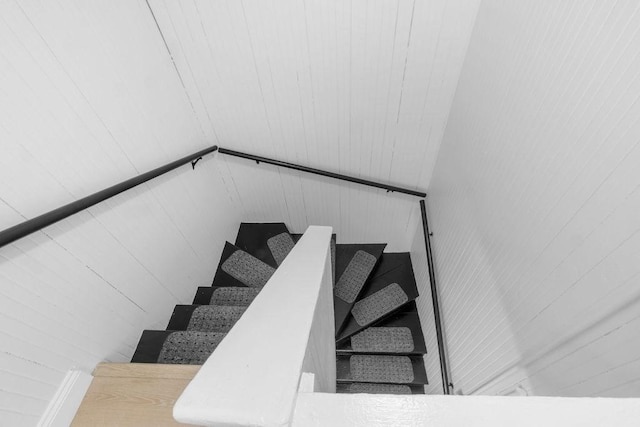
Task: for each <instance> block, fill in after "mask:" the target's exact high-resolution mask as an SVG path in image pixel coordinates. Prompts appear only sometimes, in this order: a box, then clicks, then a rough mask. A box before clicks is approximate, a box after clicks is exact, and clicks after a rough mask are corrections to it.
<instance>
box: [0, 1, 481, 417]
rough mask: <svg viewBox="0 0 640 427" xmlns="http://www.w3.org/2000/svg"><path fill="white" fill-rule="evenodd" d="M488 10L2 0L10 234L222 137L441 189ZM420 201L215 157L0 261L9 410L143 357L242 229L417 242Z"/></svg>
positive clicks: (2, 130) (28, 242)
mask: <svg viewBox="0 0 640 427" xmlns="http://www.w3.org/2000/svg"><path fill="white" fill-rule="evenodd" d="M478 3H479V0H456V1H453V2H452V1H445V0H397V1H382V0H376V1H366V2H365V1H359V0H357V1H352V2H343V1H330V2H326V1H311V2H309V1H307V2H297V1H283V2H280V1H278V2H275V1H274V2H262V1H260V2H237V1H223V2H209V1H189V2H186V1H180V2H163V1H157V0H150V1H149V3H147V2H146V1H144V0H135V1H124V0H115V1H108V2H107V1H91V2H82V1H77V0H63V1H58V2H39V1H34V0H24V1H14V0H7V1H3V2H0V147H1V155H0V228H2V229H4V228H6V227H10V226H12V225H15V224H17V223H19V222H21V221H23V220H25V219H28V218H33V217H35V216H37V215H39V214H42V213H44V212H47V211H48V210H51V209H54V208H57V207H59V206H61V205H64V204H66V203H69V202H71V201H73V200H77V199H79V198H81V197H84V196H86V195H88V194H91V193H93V192H95V191H98V190H101V189H103V188H105V187H107V186H110V185H113V184H115V183H117V182H120V181H122V180H125V179H127V178H130V177H132V176H135V175H137V174H139V173H143V172H145V171H147V170H150V169H152V168H155V167H157V166H160V165H162V164H165V163H167V162H169V161H172V160H174V159H176V158H179V157H182V156H184V155H186V154H188V153H190V152H194V151H196V150H199V149H202V148H204V147H207V146H209V145H212V144H219V145H222V146H226V147H228V148H232V149H237V150H245V151H248V152H252V153H256V154H259V155H265V156H272V157H276V158H279V159H283V160H286V161H292V162H299V163H302V164H306V165H309V166H314V167H320V168H326V169H329V170H332V171H337V172H341V173H345V174H352V175H355V176H359V177H362V178H368V179H374V180H382V181H390V182H392V183H395V184H399V185H404V186H408V187H410V188H416V189H424V188H426V187H427V185H428V182H429V179H430V176H431V172H432V169H433V164H434V162H435V158H436V154H437V152H438V148H439V144H440V140H441V138H442V134H443V132H444V127H445V124H446V120H447V116H448V112H449V107H450V105H451V102H452V99H453V95H454V91H455V87H456V84H457V80H458V75H459V72H460V69H461V66H462V61H463V57H464V52H465V50H466V46H467V44H468V40H469V36H470V34H471V30H472V26H473V21H474V19H475V13H476V11H477V6H478ZM152 12H153V13H152ZM163 37H164V38H163ZM169 50H170V52H169ZM425 165H426V166H425ZM423 166H424V167H423ZM416 206H417V202H416V199H414V198H412V197H408V196H402V195H398V194H387V193H386V192H385V191H382V190H376V189H369V188H366V187H361V186H357V185H355V184H347V183H338V182H336V181H332V180H329V179H326V178H321V177H314V176H305V175H302V174H300V173H298V172H293V171H289V170H279V169H277V168H274V167H271V166H266V165H259V166H258V165H255V164H254V163H252V162H248V161H244V160H239V159H233V158H230V157H223V156H219V155H215V156H209V157H207V158H205V159H204V160H203V161H201V162H200V163H198V166H197V167H196V170H195V171H192V170H191V169H190V168H189V167H188V166H186V167H183V168H181V169H179V170H176V171H174V172H172V173H170V174H168V175H166V176H164V177H162V178H159V179H156V180H154V181H152V182H150V183H148V184H145V185H143V186H141V187H139V188H136V189H134V190H130V191H129V192H127V193H126V194H123V195H121V196H118V197H116V198H114V199H112V200H110V201H108V202H105V203H103V204H101V205H99V206H96V207H94V208H92V209H89V210H88V211H86V212H83V213H80V214H78V215H75V216H74V217H72V218H69V219H68V220H66V221H63V222H61V223H59V224H56V225H54V226H52V227H49V228H47V229H46V230H45V231H44V232H40V233H36V234H34V235H32V236H30V237H27V238H25V239H22V240H20V241H19V242H16V243H15V244H13V245H10V246H8V247H5V248H2V249H0V284H1V285H2V286H1V287H0V294H1V296H2V298H1V301H0V319H1V320H2V324H3V327H2V328H0V350H1V352H0V360H1V364H0V384H2V387H0V417H1V419H2V420H3V422H6V423H8V424H11V425H23V424H24V425H31V424H33V423H34V422H35V421H36V420H37V418H38V417H39V416H40V414H41V412H42V410H43V409H44V408H45V406H46V404H47V401H48V400H49V399H50V398H51V396H52V394H53V392H54V390H55V388H56V386H57V385H58V383H59V381H60V380H61V379H62V378H63V376H64V373H65V371H66V370H67V369H69V368H73V367H79V368H82V369H87V370H90V369H91V368H92V367H93V366H95V364H96V363H98V362H100V361H116V362H117V361H124V360H127V359H128V358H129V356H130V355H131V353H132V352H133V347H134V346H135V344H136V341H137V339H138V337H139V334H140V332H141V330H142V329H143V328H153V327H156V328H162V327H164V326H166V321H167V319H168V316H169V314H170V313H171V307H172V306H173V304H175V303H185V302H188V301H189V300H190V299H191V297H192V293H193V289H194V287H195V286H197V285H203V284H207V283H208V282H209V280H210V278H211V276H212V274H213V269H214V268H215V262H216V261H217V258H218V256H219V252H220V250H221V248H222V245H223V243H224V240H225V239H228V240H233V239H234V236H235V233H236V230H237V225H238V224H239V222H240V221H242V220H245V221H285V222H286V223H287V224H288V225H289V227H290V228H291V230H292V231H298V232H300V231H303V230H305V229H306V227H307V226H308V225H312V224H317V225H330V226H332V227H334V230H335V231H336V232H337V233H338V240H339V241H340V242H372V241H379V242H387V243H388V244H389V245H388V246H387V250H390V251H406V250H408V249H409V248H410V247H411V244H412V239H413V230H415V227H416V226H417V224H418V220H419V216H416V211H415V207H416Z"/></svg>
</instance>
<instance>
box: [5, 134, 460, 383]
mask: <svg viewBox="0 0 640 427" xmlns="http://www.w3.org/2000/svg"><path fill="white" fill-rule="evenodd" d="M215 151H218V152H220V153H222V154H226V155H230V156H235V157H242V158H245V159H249V160H254V161H256V162H258V163H260V162H264V163H269V164H272V165H275V166H280V167H285V168H289V169H294V170H298V171H301V172H307V173H312V174H315V175H321V176H326V177H329V178H333V179H339V180H342V181H349V182H354V183H357V184H362V185H367V186H370V187H376V188H381V189H383V190H387V191H391V192H398V193H404V194H409V195H411V196H417V197H421V198H424V197H426V196H427V195H426V193H425V192H422V191H416V190H411V189H408V188H403V187H398V186H395V185H390V184H383V183H380V182H375V181H369V180H366V179H361V178H356V177H352V176H348V175H342V174H339V173H334V172H328V171H324V170H321V169H315V168H311V167H307V166H301V165H296V164H294V163H288V162H283V161H280V160H275V159H270V158H267V157H261V156H255V155H253V154H247V153H242V152H239V151H234V150H228V149H226V148H222V147H218V146H216V145H212V146H211V147H209V148H205V149H204V150H200V151H198V152H195V153H193V154H191V155H188V156H185V157H183V158H181V159H179V160H176V161H174V162H171V163H168V164H166V165H164V166H161V167H159V168H156V169H153V170H151V171H149V172H146V173H143V174H141V175H138V176H136V177H134V178H131V179H128V180H126V181H123V182H121V183H119V184H116V185H114V186H111V187H109V188H106V189H104V190H102V191H98V192H97V193H94V194H92V195H90V196H87V197H84V198H82V199H80V200H76V201H75V202H71V203H69V204H67V205H65V206H62V207H60V208H57V209H54V210H52V211H50V212H47V213H45V214H43V215H40V216H38V217H36V218H32V219H30V220H27V221H24V222H22V223H20V224H18V225H15V226H13V227H10V228H8V229H6V230H4V231H1V232H0V247H2V246H5V245H8V244H9V243H12V242H14V241H16V240H18V239H20V238H22V237H25V236H28V235H29V234H32V233H35V232H36V231H38V230H41V229H43V228H45V227H47V226H49V225H52V224H54V223H56V222H58V221H61V220H63V219H65V218H67V217H69V216H71V215H74V214H76V213H78V212H80V211H82V210H84V209H87V208H90V207H91V206H94V205H96V204H98V203H100V202H102V201H104V200H107V199H109V198H111V197H113V196H116V195H118V194H120V193H122V192H124V191H127V190H129V189H131V188H133V187H135V186H137V185H140V184H143V183H145V182H147V181H149V180H151V179H153V178H156V177H158V176H160V175H162V174H165V173H167V172H170V171H172V170H173V169H176V168H178V167H180V166H182V165H184V164H187V163H191V165H192V166H193V167H195V164H196V163H197V162H198V160H200V159H201V158H202V156H204V155H206V154H209V153H213V152H215ZM420 210H421V211H422V226H423V230H424V240H425V245H426V251H427V264H428V268H429V281H430V285H431V298H432V301H433V312H434V320H435V324H436V325H435V326H436V335H437V339H438V353H439V356H440V368H441V374H442V386H443V389H444V393H445V394H451V389H452V388H453V384H452V383H451V381H450V378H451V376H450V374H449V369H448V366H447V358H446V351H445V347H444V336H443V332H442V323H441V315H440V305H439V302H438V289H437V284H436V280H435V270H434V265H433V254H432V252H431V241H430V238H429V237H430V232H429V224H428V222H427V211H426V206H425V202H424V200H420Z"/></svg>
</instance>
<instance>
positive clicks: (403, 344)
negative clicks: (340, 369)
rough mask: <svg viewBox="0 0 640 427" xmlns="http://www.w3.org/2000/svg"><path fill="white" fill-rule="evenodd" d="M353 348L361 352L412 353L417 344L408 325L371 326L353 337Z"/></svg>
mask: <svg viewBox="0 0 640 427" xmlns="http://www.w3.org/2000/svg"><path fill="white" fill-rule="evenodd" d="M351 348H352V349H353V351H360V352H373V353H375V352H380V353H384V352H388V353H410V352H412V351H413V349H414V348H415V346H414V344H413V336H412V335H411V330H410V329H409V328H407V327H377V328H376V327H371V328H367V329H365V330H364V331H362V332H359V333H357V334H355V335H354V336H352V337H351Z"/></svg>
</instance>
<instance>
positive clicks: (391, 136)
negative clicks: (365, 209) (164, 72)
mask: <svg viewBox="0 0 640 427" xmlns="http://www.w3.org/2000/svg"><path fill="white" fill-rule="evenodd" d="M479 2H480V0H413V1H411V0H397V1H391V0H354V1H345V0H331V1H326V0H323V1H308V0H307V1H299V0H277V1H263V0H262V1H210V0H193V1H164V0H150V2H149V3H150V6H151V9H152V10H153V13H154V15H155V18H156V20H157V22H158V26H159V28H160V29H161V32H162V35H163V37H164V38H165V41H166V43H167V48H168V49H169V50H170V52H171V55H172V58H173V60H174V62H175V65H176V69H177V71H178V72H179V75H180V77H181V80H182V82H183V84H184V87H185V90H186V93H187V94H188V98H189V100H190V102H191V104H192V108H193V109H194V111H195V113H196V115H197V117H198V119H199V123H200V126H201V128H202V129H201V132H202V133H203V136H204V137H205V138H206V139H207V140H208V141H211V142H212V143H217V144H219V145H221V146H224V147H227V148H233V149H236V150H240V151H243V150H245V151H249V152H252V153H256V154H260V155H265V156H273V157H276V158H279V159H284V160H288V161H293V162H299V163H302V164H306V165H311V166H315V167H322V168H327V169H330V170H337V171H340V172H342V173H347V174H354V175H358V176H361V177H367V178H372V179H376V180H382V181H391V182H393V183H396V184H400V185H405V186H409V187H412V188H422V189H425V188H426V187H427V186H428V183H429V179H430V177H431V173H432V170H433V166H434V163H435V160H436V156H437V153H438V148H439V145H440V142H441V139H442V135H443V133H444V128H445V126H446V123H447V117H448V115H449V110H450V106H451V102H452V99H453V96H454V93H455V90H456V86H457V81H458V76H459V74H460V69H461V67H462V63H463V60H464V57H465V52H466V49H467V45H468V41H469V37H470V34H471V31H472V29H473V24H474V21H475V16H476V14H477V9H478V6H479Z"/></svg>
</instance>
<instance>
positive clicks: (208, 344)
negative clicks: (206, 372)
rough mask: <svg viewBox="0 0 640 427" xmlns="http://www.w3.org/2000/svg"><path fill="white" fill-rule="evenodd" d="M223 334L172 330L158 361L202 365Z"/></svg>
mask: <svg viewBox="0 0 640 427" xmlns="http://www.w3.org/2000/svg"><path fill="white" fill-rule="evenodd" d="M225 335H226V334H221V333H216V332H195V331H178V332H173V333H171V334H170V335H169V336H168V337H167V339H166V340H165V342H164V344H163V345H162V350H160V356H158V363H170V364H181V365H202V364H203V363H204V362H205V361H206V360H207V358H208V357H209V356H210V355H211V353H213V350H215V349H216V347H217V346H218V344H220V342H221V341H222V339H223V338H224V337H225Z"/></svg>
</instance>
